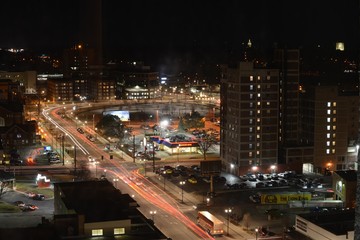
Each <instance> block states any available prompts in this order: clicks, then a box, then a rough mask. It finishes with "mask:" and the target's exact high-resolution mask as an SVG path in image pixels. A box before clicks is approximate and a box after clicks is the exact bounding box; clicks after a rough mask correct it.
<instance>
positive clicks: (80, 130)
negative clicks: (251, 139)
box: [76, 128, 84, 134]
mask: <svg viewBox="0 0 360 240" xmlns="http://www.w3.org/2000/svg"><path fill="white" fill-rule="evenodd" d="M76 130H77V131H78V132H79V133H81V134H84V130H83V129H82V128H77V129H76Z"/></svg>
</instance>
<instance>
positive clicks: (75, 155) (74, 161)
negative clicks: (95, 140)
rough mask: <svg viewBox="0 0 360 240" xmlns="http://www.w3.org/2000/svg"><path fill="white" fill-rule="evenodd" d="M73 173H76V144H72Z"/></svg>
mask: <svg viewBox="0 0 360 240" xmlns="http://www.w3.org/2000/svg"><path fill="white" fill-rule="evenodd" d="M74 174H75V175H76V145H74Z"/></svg>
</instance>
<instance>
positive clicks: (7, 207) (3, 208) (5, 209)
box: [0, 201, 21, 213]
mask: <svg viewBox="0 0 360 240" xmlns="http://www.w3.org/2000/svg"><path fill="white" fill-rule="evenodd" d="M0 212H1V213H16V212H21V210H20V208H19V207H18V206H15V205H12V204H9V203H6V202H2V201H0Z"/></svg>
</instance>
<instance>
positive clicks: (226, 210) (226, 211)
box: [225, 208, 231, 236]
mask: <svg viewBox="0 0 360 240" xmlns="http://www.w3.org/2000/svg"><path fill="white" fill-rule="evenodd" d="M225 213H226V214H227V231H226V234H227V235H228V236H229V225H230V224H229V223H230V213H231V208H227V209H225Z"/></svg>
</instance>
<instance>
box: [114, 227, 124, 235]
mask: <svg viewBox="0 0 360 240" xmlns="http://www.w3.org/2000/svg"><path fill="white" fill-rule="evenodd" d="M118 234H125V228H114V235H118Z"/></svg>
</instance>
